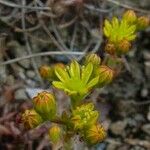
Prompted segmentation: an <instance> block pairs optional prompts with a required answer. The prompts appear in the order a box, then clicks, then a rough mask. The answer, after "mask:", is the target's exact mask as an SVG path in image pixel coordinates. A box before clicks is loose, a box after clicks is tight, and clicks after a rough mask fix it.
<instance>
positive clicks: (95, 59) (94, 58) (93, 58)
mask: <svg viewBox="0 0 150 150" xmlns="http://www.w3.org/2000/svg"><path fill="white" fill-rule="evenodd" d="M88 63H92V64H93V65H96V66H98V65H100V63H101V58H100V57H99V56H98V55H97V54H89V55H87V56H86V58H85V64H88Z"/></svg>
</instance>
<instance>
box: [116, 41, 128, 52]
mask: <svg viewBox="0 0 150 150" xmlns="http://www.w3.org/2000/svg"><path fill="white" fill-rule="evenodd" d="M130 48H131V43H130V42H129V41H127V40H123V41H121V42H120V43H119V44H118V53H119V54H126V53H127V52H128V51H129V50H130Z"/></svg>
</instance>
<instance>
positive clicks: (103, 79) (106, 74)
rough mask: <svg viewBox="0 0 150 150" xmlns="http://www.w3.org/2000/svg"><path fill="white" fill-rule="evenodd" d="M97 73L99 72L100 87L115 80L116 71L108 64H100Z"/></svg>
mask: <svg viewBox="0 0 150 150" xmlns="http://www.w3.org/2000/svg"><path fill="white" fill-rule="evenodd" d="M97 73H98V74H99V83H98V87H102V86H104V85H106V84H109V83H110V82H111V81H112V80H113V77H114V71H113V70H112V69H111V68H110V67H108V66H104V65H102V66H100V67H99V69H98V72H97Z"/></svg>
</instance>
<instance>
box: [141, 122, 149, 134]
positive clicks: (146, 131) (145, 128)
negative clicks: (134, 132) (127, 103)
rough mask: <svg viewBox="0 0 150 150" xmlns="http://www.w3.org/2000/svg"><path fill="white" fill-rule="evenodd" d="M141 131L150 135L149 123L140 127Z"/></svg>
mask: <svg viewBox="0 0 150 150" xmlns="http://www.w3.org/2000/svg"><path fill="white" fill-rule="evenodd" d="M142 130H143V131H144V132H145V133H147V134H149V135H150V123H149V124H145V125H143V126H142Z"/></svg>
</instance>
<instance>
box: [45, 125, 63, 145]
mask: <svg viewBox="0 0 150 150" xmlns="http://www.w3.org/2000/svg"><path fill="white" fill-rule="evenodd" d="M48 135H49V139H50V140H51V141H52V142H53V143H57V142H58V141H59V140H60V139H61V136H62V131H61V128H60V127H59V126H58V125H57V124H55V125H53V126H52V127H50V128H49V131H48Z"/></svg>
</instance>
